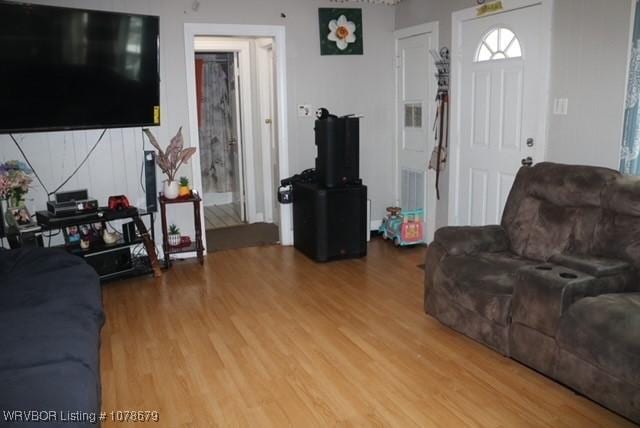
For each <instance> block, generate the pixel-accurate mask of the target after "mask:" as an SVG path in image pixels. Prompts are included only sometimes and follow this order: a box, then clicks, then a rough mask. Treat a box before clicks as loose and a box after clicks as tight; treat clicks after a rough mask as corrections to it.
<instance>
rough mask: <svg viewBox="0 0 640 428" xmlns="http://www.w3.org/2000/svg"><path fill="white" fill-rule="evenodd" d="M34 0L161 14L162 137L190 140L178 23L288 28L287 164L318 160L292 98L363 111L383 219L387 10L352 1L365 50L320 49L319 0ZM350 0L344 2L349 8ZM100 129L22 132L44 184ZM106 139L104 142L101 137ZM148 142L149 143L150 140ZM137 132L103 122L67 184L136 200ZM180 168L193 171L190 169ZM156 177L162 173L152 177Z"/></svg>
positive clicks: (389, 45)
mask: <svg viewBox="0 0 640 428" xmlns="http://www.w3.org/2000/svg"><path fill="white" fill-rule="evenodd" d="M34 3H41V4H50V5H61V6H70V7H78V8H95V9H102V10H113V11H121V12H134V13H143V14H156V15H159V16H160V38H161V42H160V43H161V52H160V55H161V56H160V61H161V65H160V67H161V71H160V72H161V79H162V82H161V108H162V126H160V127H158V128H154V129H153V132H154V133H155V134H156V136H157V137H158V139H159V140H160V141H161V142H163V143H166V142H168V140H169V138H170V137H171V136H172V135H173V134H174V133H175V132H176V130H177V129H178V127H179V126H183V135H184V136H185V138H186V139H187V140H188V138H189V130H188V114H187V94H186V78H185V64H184V56H185V54H184V23H186V22H213V23H228V24H266V25H284V26H286V32H287V76H288V82H287V83H288V93H287V99H288V104H289V111H288V115H289V117H288V119H289V147H290V153H289V155H290V170H291V171H292V172H299V171H301V170H302V169H305V168H309V167H312V166H313V164H314V158H315V146H314V133H313V120H311V119H307V118H298V117H297V116H296V112H295V106H296V105H297V104H303V103H304V104H312V105H314V106H326V107H328V108H329V109H330V110H332V111H334V112H335V113H337V114H347V113H360V114H364V116H365V118H364V119H362V120H361V137H360V138H361V175H362V178H363V179H364V181H365V183H366V184H367V185H368V186H369V195H370V198H371V199H373V216H372V218H373V219H380V218H382V216H383V215H384V209H385V207H386V206H387V205H389V204H390V203H391V202H393V199H394V195H393V188H392V177H391V165H392V155H393V124H394V120H393V94H394V85H393V81H394V78H393V76H394V74H393V35H392V33H393V30H394V8H392V7H388V6H382V5H368V4H363V3H357V4H354V5H353V6H351V7H361V8H362V10H363V12H362V14H363V29H364V52H365V54H364V55H362V56H345V57H340V56H321V55H320V46H319V36H318V7H336V6H338V5H336V3H332V2H329V1H326V0H325V1H320V0H313V1H307V0H272V1H268V2H267V1H262V0H228V1H220V0H217V1H201V2H200V8H199V10H198V11H197V12H196V11H193V10H192V9H191V5H192V1H190V0H181V1H175V0H67V1H65V0H38V1H34ZM347 6H349V5H345V7H347ZM281 13H284V14H286V18H282V17H281V16H280V14H281ZM98 134H99V132H98V131H76V132H56V133H44V134H23V135H20V136H18V137H19V139H21V140H22V141H23V144H24V148H25V151H26V152H27V154H28V155H29V156H30V158H31V159H32V162H33V164H34V166H35V167H36V169H37V170H38V171H39V172H40V173H41V176H42V178H43V180H44V181H45V183H46V184H47V186H48V187H50V188H53V187H55V185H56V184H57V183H59V182H60V181H61V179H62V178H63V177H64V176H66V175H67V174H68V173H69V172H71V171H72V170H73V168H74V166H75V165H76V162H77V161H78V160H79V158H80V157H81V155H82V153H85V152H86V150H87V149H88V148H89V146H90V144H91V143H92V142H93V141H95V139H96V138H97V135H98ZM104 143H106V144H104ZM147 147H148V144H147ZM141 150H142V140H141V135H140V129H125V130H110V131H108V132H107V135H106V137H105V141H103V144H101V146H100V147H99V148H98V150H96V152H95V153H94V156H93V157H92V159H91V162H90V164H89V167H88V168H84V169H83V170H82V171H81V173H80V174H79V176H78V177H77V178H76V179H74V180H73V181H72V182H71V183H70V184H69V185H68V186H66V187H65V188H67V189H74V188H79V187H80V188H82V187H88V188H89V190H90V192H91V194H92V195H93V196H94V197H97V198H99V199H100V202H101V203H102V204H104V203H106V197H107V196H108V195H110V194H119V193H126V194H128V195H129V196H130V199H131V200H132V201H134V202H135V203H137V204H140V205H143V201H144V199H143V193H142V191H141V189H140V185H139V184H138V182H139V175H140V169H139V167H140V162H141ZM14 158H19V155H18V153H17V152H16V151H15V150H14V148H13V143H12V142H11V141H10V140H9V138H8V137H7V136H0V159H14ZM180 175H187V176H190V175H191V172H190V168H188V167H187V168H185V169H184V170H181V172H180ZM158 178H159V179H160V178H161V177H160V176H159V177H158ZM30 197H31V198H32V199H33V201H32V202H30V206H31V208H32V209H34V208H37V209H43V208H44V201H45V198H44V196H43V192H42V191H41V190H38V189H34V190H33V191H32V192H30ZM174 213H175V214H173V215H172V217H171V218H170V219H169V220H170V221H175V222H176V223H178V225H179V226H181V227H182V228H183V231H189V230H191V228H190V227H189V224H190V222H191V219H190V217H189V215H190V213H189V211H187V210H186V209H185V210H176V211H174Z"/></svg>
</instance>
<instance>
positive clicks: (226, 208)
mask: <svg viewBox="0 0 640 428" xmlns="http://www.w3.org/2000/svg"><path fill="white" fill-rule="evenodd" d="M204 218H205V228H206V229H218V228H221V227H229V226H238V225H240V224H244V222H243V221H242V220H241V219H240V216H239V215H238V214H237V213H236V212H235V211H234V209H233V204H225V205H212V206H208V207H204Z"/></svg>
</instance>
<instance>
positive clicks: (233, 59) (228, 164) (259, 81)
mask: <svg viewBox="0 0 640 428" xmlns="http://www.w3.org/2000/svg"><path fill="white" fill-rule="evenodd" d="M276 50H277V44H276V37H268V36H267V37H265V36H255V37H250V36H213V35H197V34H194V35H193V39H192V45H191V52H190V54H191V56H190V58H188V61H190V62H191V64H188V67H187V69H188V70H189V69H190V68H191V67H193V68H192V69H193V75H192V76H188V77H187V80H188V81H187V83H188V86H189V87H191V84H193V94H190V98H192V101H193V103H191V102H190V106H191V108H190V120H191V123H192V126H193V125H195V128H196V131H197V132H196V133H195V135H194V133H192V134H191V135H192V137H193V136H195V137H196V138H197V144H198V148H199V150H198V152H197V155H196V156H195V157H194V167H195V168H196V169H195V170H194V184H195V185H196V186H199V187H200V188H201V189H202V196H203V213H204V219H203V223H204V224H203V227H204V229H205V230H206V231H207V232H206V235H207V241H208V242H209V243H210V244H211V245H208V247H210V248H209V249H213V250H217V249H225V248H237V247H238V246H252V245H260V244H269V243H277V242H283V240H282V236H284V235H285V234H286V233H287V231H282V229H281V226H282V223H283V221H282V220H283V218H284V220H285V223H288V222H287V220H288V218H290V217H289V216H288V215H287V214H288V213H285V215H284V217H283V215H282V212H281V211H282V207H280V206H279V204H278V202H277V198H276V195H277V188H278V183H279V180H280V177H282V169H281V166H280V162H281V158H280V156H281V153H280V148H279V142H280V141H281V138H280V135H279V134H280V132H279V126H280V125H281V122H282V121H281V120H280V118H279V114H280V108H279V106H278V103H279V101H280V99H281V98H282V97H281V94H279V93H278V86H279V84H280V82H279V81H278V79H280V77H281V76H280V75H279V72H278V69H277V67H278V62H277V57H276V55H277V54H276ZM189 71H190V70H189ZM191 79H192V80H191ZM190 80H191V81H190ZM191 109H193V110H194V112H195V114H193V113H194V112H192V111H191ZM194 119H195V120H194ZM194 122H195V124H194ZM196 158H197V159H196ZM289 224H290V223H289ZM285 227H286V226H285ZM254 241H255V242H254Z"/></svg>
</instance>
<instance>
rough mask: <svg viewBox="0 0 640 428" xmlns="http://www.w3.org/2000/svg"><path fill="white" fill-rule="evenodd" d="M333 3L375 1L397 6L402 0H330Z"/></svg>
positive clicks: (374, 2)
mask: <svg viewBox="0 0 640 428" xmlns="http://www.w3.org/2000/svg"><path fill="white" fill-rule="evenodd" d="M330 1H331V2H333V3H373V4H386V5H388V6H395V5H397V4H398V3H400V2H401V1H402V0H330Z"/></svg>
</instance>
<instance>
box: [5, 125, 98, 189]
mask: <svg viewBox="0 0 640 428" xmlns="http://www.w3.org/2000/svg"><path fill="white" fill-rule="evenodd" d="M106 133H107V128H105V129H104V130H103V131H102V133H101V134H100V137H98V140H97V141H96V142H95V144H94V145H93V146H92V147H91V149H90V150H89V152H88V153H87V155H86V156H85V157H84V159H82V161H81V162H80V164H79V165H78V166H77V167H76V169H75V170H73V172H72V173H71V175H69V177H67V179H66V180H64V181H63V182H62V184H60V185H59V186H58V187H56V189H55V190H54V191H53V192H49V190H48V189H47V186H45V185H44V183H43V182H42V180H41V179H40V176H39V175H38V172H37V171H36V169H35V168H34V167H33V165H32V164H31V161H29V158H28V157H27V155H26V153H25V152H24V150H22V147H20V144H19V143H18V140H16V139H15V137H14V136H13V134H9V136H10V137H11V139H12V140H13V142H14V143H15V145H16V147H17V148H18V150H19V151H20V154H21V155H22V157H23V158H24V160H25V161H26V162H27V165H29V168H31V171H33V175H35V176H36V178H37V179H38V183H40V185H41V186H42V188H43V189H44V191H45V192H47V199H48V200H51V195H55V194H56V192H58V190H60V189H62V188H63V187H64V185H65V184H67V183H68V182H69V180H71V179H72V178H73V177H74V176H75V175H76V174H77V173H78V171H80V168H82V167H83V165H84V164H85V163H86V162H87V160H89V157H90V156H91V154H92V153H93V151H94V150H95V149H96V147H98V144H100V141H102V138H103V137H104V134H106Z"/></svg>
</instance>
